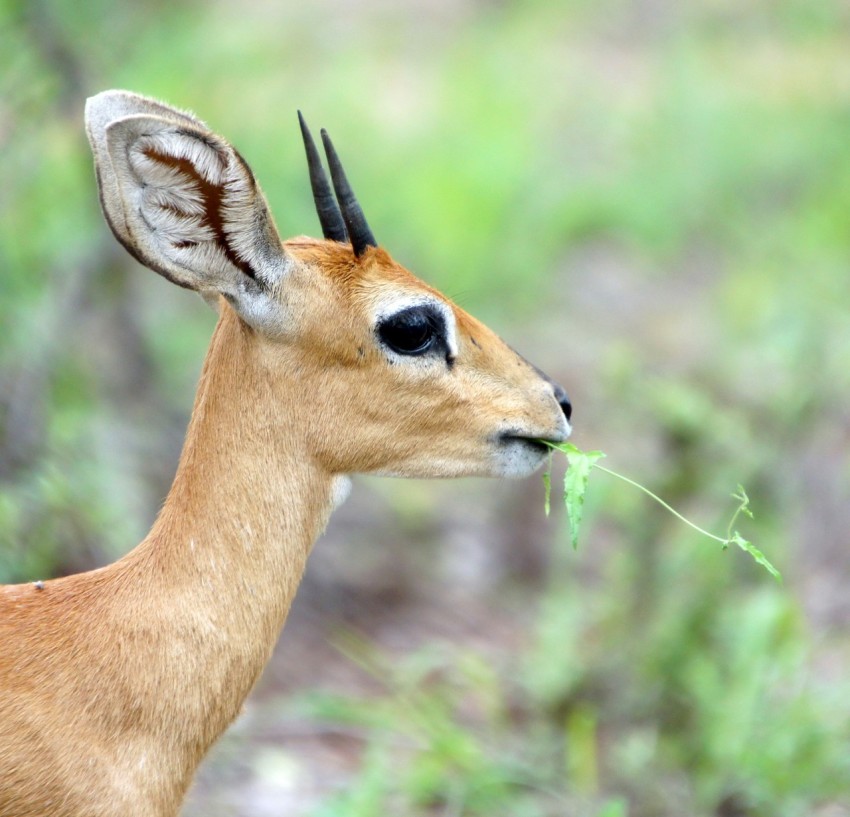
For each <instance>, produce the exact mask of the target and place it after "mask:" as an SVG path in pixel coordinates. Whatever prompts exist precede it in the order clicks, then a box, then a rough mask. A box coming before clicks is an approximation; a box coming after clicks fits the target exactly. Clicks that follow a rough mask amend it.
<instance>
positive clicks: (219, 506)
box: [116, 307, 339, 783]
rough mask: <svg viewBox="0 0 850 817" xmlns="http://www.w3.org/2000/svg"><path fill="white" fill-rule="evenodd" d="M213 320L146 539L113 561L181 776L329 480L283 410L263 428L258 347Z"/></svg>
mask: <svg viewBox="0 0 850 817" xmlns="http://www.w3.org/2000/svg"><path fill="white" fill-rule="evenodd" d="M224 312H225V314H224V316H223V317H222V319H221V320H220V321H219V324H218V326H217V328H216V332H215V335H214V337H213V341H212V344H211V346H210V350H209V353H208V355H207V360H206V363H205V365H204V370H203V374H202V377H201V383H200V386H199V389H198V394H197V398H196V402H195V407H194V411H193V416H192V421H191V424H190V426H189V430H188V432H187V437H186V443H185V446H184V449H183V454H182V456H181V460H180V464H179V467H178V471H177V475H176V477H175V480H174V484H173V486H172V488H171V491H170V492H169V495H168V498H167V500H166V502H165V505H164V507H163V509H162V512H161V514H160V516H159V518H158V519H157V522H156V523H155V525H154V527H153V529H152V530H151V532H150V534H149V536H148V537H147V538H146V539H145V541H144V542H143V543H142V544H141V545H140V546H139V547H138V548H136V550H134V551H133V552H132V553H131V554H129V555H128V557H126V559H124V560H122V562H119V563H118V564H117V565H116V567H119V566H120V570H121V573H122V574H123V576H124V578H125V579H129V580H130V581H131V582H132V584H131V585H130V586H132V587H133V588H134V589H133V592H132V598H133V600H134V602H135V603H136V604H137V605H138V608H139V609H138V613H136V611H135V610H131V611H127V610H126V609H125V610H124V611H123V613H124V615H125V616H126V614H127V613H128V612H129V613H130V616H131V620H134V621H138V622H140V623H139V624H137V625H129V626H130V628H131V629H132V628H134V627H135V629H136V631H135V632H132V633H130V634H129V635H130V637H133V640H134V643H139V642H137V641H136V640H135V636H138V635H139V632H138V630H139V629H141V628H144V630H145V637H146V638H147V639H148V644H149V647H148V648H147V649H145V651H144V652H145V655H144V657H143V661H144V662H146V663H147V666H145V667H140V668H139V670H140V671H141V672H142V673H143V676H142V683H144V684H145V686H146V688H147V689H148V690H150V689H160V690H161V689H163V688H165V689H168V695H169V699H170V700H171V701H172V702H173V703H172V704H170V706H172V707H173V709H174V711H173V712H171V713H167V712H163V711H162V703H161V701H160V702H159V708H158V709H157V710H156V711H155V712H154V713H152V714H155V716H156V718H158V719H160V721H161V723H162V726H159V727H157V728H156V731H157V732H159V733H160V734H159V738H160V740H161V741H162V742H164V743H170V744H171V745H170V746H169V747H162V749H166V751H167V750H168V749H171V751H173V752H176V753H177V755H178V756H176V757H172V758H171V762H177V763H182V764H184V766H185V767H186V770H187V778H188V777H190V776H191V773H192V772H193V771H194V768H195V766H196V765H197V763H198V762H199V761H200V759H201V757H202V756H203V754H204V753H205V752H206V750H207V748H208V747H209V746H210V745H211V743H212V742H213V741H214V740H215V739H216V738H217V737H218V736H219V734H220V733H221V732H222V731H223V730H224V729H225V728H226V727H227V725H228V724H229V723H230V722H231V721H232V720H233V718H234V717H235V716H236V714H237V713H238V711H239V708H240V707H241V704H242V702H243V700H244V699H245V697H246V696H247V694H248V693H249V691H250V690H251V687H252V686H253V685H254V683H255V681H256V680H257V678H258V677H259V675H260V672H261V671H262V669H263V667H264V666H265V664H266V662H267V660H268V658H269V656H270V654H271V651H272V649H273V647H274V644H275V642H276V640H277V637H278V635H279V633H280V629H281V627H282V626H283V623H284V620H285V619H286V615H287V613H288V611H289V607H290V604H291V603H292V600H293V598H294V596H295V592H296V589H297V587H298V584H299V582H300V580H301V577H302V575H303V572H304V569H305V566H306V561H307V557H308V555H309V552H310V549H311V546H312V544H313V542H314V541H315V539H316V537H317V536H318V535H319V534H320V533H321V531H322V529H323V528H324V526H325V524H326V523H327V519H328V517H329V515H330V512H331V510H332V509H333V504H334V493H335V487H336V486H337V485H338V484H339V481H337V480H335V479H334V478H333V476H332V475H330V474H328V473H327V472H325V471H323V470H322V469H321V468H320V467H319V466H318V465H317V464H316V463H315V462H313V461H312V459H311V458H310V457H309V455H308V454H307V452H306V451H304V450H302V446H303V437H304V435H303V434H302V433H299V432H300V429H299V424H298V419H297V415H296V414H294V413H293V414H291V415H290V417H288V418H287V419H286V420H285V421H283V423H281V422H274V421H273V420H272V419H271V418H272V417H280V416H281V412H279V411H274V412H271V413H269V411H268V408H269V406H271V405H273V403H271V402H270V401H271V400H272V396H271V393H270V384H269V380H268V378H267V377H266V373H265V371H264V368H263V366H262V364H261V351H262V350H259V349H258V345H257V344H256V343H255V342H254V340H253V338H252V337H251V330H250V329H249V328H248V327H246V326H245V325H244V324H243V323H242V322H241V321H239V320H238V319H237V318H236V317H235V316H234V315H233V314H232V312H230V310H229V309H227V308H226V307H224ZM277 377H278V378H279V377H280V373H279V372H278V374H277ZM289 393H291V394H293V395H295V394H297V393H298V392H297V389H292V390H290V392H289ZM264 407H265V409H266V410H265V411H263V408H264ZM281 425H283V426H284V427H281ZM287 426H288V427H287ZM152 607H156V610H155V612H153V616H154V621H153V623H152V622H151V615H152V610H151V608H152ZM125 620H126V619H125ZM141 622H143V623H141ZM125 626H127V625H125ZM152 676H156V677H152ZM169 714H170V717H169ZM175 723H176V724H179V730H178V731H179V734H177V733H176V732H175V731H174V729H175V727H174V724H175ZM162 749H160V750H159V751H162ZM186 782H187V783H188V779H187V780H186Z"/></svg>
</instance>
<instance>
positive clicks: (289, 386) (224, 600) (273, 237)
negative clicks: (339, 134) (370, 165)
mask: <svg viewBox="0 0 850 817" xmlns="http://www.w3.org/2000/svg"><path fill="white" fill-rule="evenodd" d="M299 117H300V114H299ZM86 123H87V130H88V135H89V139H90V141H91V146H92V150H93V152H94V159H95V168H96V172H97V181H98V186H99V189H100V199H101V204H102V207H103V212H104V215H105V217H106V220H107V222H108V223H109V226H110V227H111V228H112V231H113V233H115V236H116V237H117V238H118V240H119V241H120V242H121V243H122V244H123V245H124V246H125V247H126V248H127V250H128V251H129V252H130V254H131V255H133V256H134V257H135V258H136V259H137V260H139V261H141V262H142V263H143V264H145V265H147V266H148V267H150V268H151V269H153V270H155V271H156V272H158V273H160V274H161V275H164V276H165V277H166V278H168V279H169V280H170V281H173V282H174V283H175V284H178V285H180V286H182V287H187V288H189V289H193V290H196V291H197V292H198V293H200V294H201V295H202V296H203V297H204V298H205V299H206V300H207V302H209V303H210V304H212V305H213V306H214V307H215V308H216V309H217V310H218V314H219V319H218V324H217V326H216V329H215V333H214V335H213V338H212V342H211V344H210V348H209V351H208V353H207V357H206V362H205V364H204V368H203V373H202V375H201V380H200V385H199V387H198V392H197V396H196V399H195V405H194V409H193V412H192V418H191V421H190V423H189V429H188V432H187V435H186V442H185V445H184V448H183V452H182V455H181V457H180V463H179V466H178V469H177V474H176V476H175V478H174V484H173V485H172V487H171V490H170V491H169V493H168V497H167V498H166V500H165V503H164V505H163V508H162V511H161V512H160V514H159V516H158V518H157V520H156V522H155V523H154V526H153V529H152V530H151V532H150V533H149V534H148V536H147V538H145V540H144V541H143V542H142V543H141V544H140V545H138V546H137V547H136V548H135V549H134V550H132V551H131V552H130V553H128V554H127V555H126V556H125V557H123V558H122V559H120V560H118V561H117V562H115V563H114V564H110V565H107V566H106V567H102V568H100V569H97V570H93V571H91V572H88V573H81V574H79V575H75V576H68V577H66V578H61V579H55V580H51V581H44V582H41V581H39V582H35V583H33V584H24V585H9V586H5V587H2V588H0V815H2V817H36V815H37V816H38V817H129V815H139V817H142V816H144V817H164V816H165V815H175V814H177V812H178V811H179V808H180V804H181V802H182V800H183V797H184V794H185V792H186V789H187V788H188V786H189V784H190V782H191V780H192V776H193V773H194V771H195V769H196V767H197V766H198V764H199V763H200V761H201V759H202V758H203V757H204V754H205V753H206V752H207V750H208V749H209V747H210V746H211V744H212V743H213V742H214V741H215V740H216V739H217V738H218V737H219V736H220V735H221V733H222V732H223V731H224V729H226V728H227V726H228V724H230V723H231V721H232V720H233V719H234V717H235V716H236V714H237V713H238V712H239V709H240V707H241V705H242V702H243V701H244V699H245V697H246V696H247V695H248V693H249V692H250V690H251V688H252V687H253V685H254V683H255V682H256V680H257V678H258V676H259V674H260V673H261V672H262V670H263V667H264V665H265V664H266V662H267V660H268V658H269V655H270V654H271V651H272V648H273V646H274V644H275V641H276V639H277V637H278V634H279V633H280V630H281V627H282V626H283V623H284V620H285V619H286V615H287V612H288V610H289V606H290V604H291V603H292V599H293V597H294V595H295V591H296V588H297V587H298V583H299V581H300V579H301V576H302V574H303V572H304V567H305V563H306V561H307V556H308V555H309V553H310V549H311V547H312V545H313V542H314V541H315V539H316V537H317V536H318V535H319V534H320V533H321V532H322V530H323V529H324V527H325V525H326V523H327V521H328V517H329V516H330V514H331V512H332V510H333V509H334V508H335V507H336V506H337V505H338V504H339V503H340V502H342V500H343V499H344V498H345V496H346V494H347V493H348V488H349V478H348V475H349V474H353V473H370V474H384V475H391V476H411V477H412V476H416V477H459V476H464V475H484V476H493V477H522V476H525V475H527V474H530V473H531V472H532V471H533V470H534V469H536V468H537V467H538V466H539V465H540V464H541V463H542V462H543V461H544V459H545V458H546V447H545V445H544V444H543V443H542V442H541V441H542V440H550V441H554V442H560V441H562V440H564V439H565V438H566V437H567V435H568V433H569V418H570V404H569V402H568V400H567V397H566V395H565V393H564V391H563V389H561V388H560V387H559V386H557V385H555V384H554V383H552V382H551V381H550V380H549V379H548V378H547V377H546V376H545V375H544V374H542V373H541V372H540V371H539V370H538V369H536V368H535V367H534V366H532V365H530V364H529V363H528V362H527V361H525V360H524V359H523V358H521V357H519V355H517V354H516V352H514V351H512V350H511V349H510V348H509V347H508V346H507V345H506V344H505V343H504V342H503V341H501V340H500V339H499V338H498V337H497V336H496V335H495V334H494V333H493V332H492V331H490V329H488V328H487V327H486V326H484V325H483V324H481V323H479V322H478V321H477V320H475V319H474V318H472V317H471V316H470V315H468V314H467V313H465V312H464V311H463V310H461V309H460V308H458V307H457V306H456V305H454V304H453V303H451V301H449V300H448V299H447V298H446V297H445V296H443V295H441V294H440V293H439V292H436V291H435V290H433V289H431V288H430V287H428V286H427V285H426V284H424V283H422V282H421V281H419V280H418V279H417V278H415V277H414V276H413V275H411V273H409V272H408V271H407V270H405V269H404V268H403V267H401V266H399V265H398V264H397V263H396V262H395V261H393V260H392V258H391V257H390V256H389V255H388V254H387V253H386V252H385V251H384V250H383V249H382V248H380V247H379V246H378V245H377V242H376V241H375V239H374V237H373V235H372V232H371V230H370V229H369V226H368V224H367V222H366V220H365V218H364V216H363V212H362V210H361V208H360V206H359V205H358V203H357V200H356V199H355V197H354V195H353V193H352V191H351V188H350V187H349V184H348V182H347V180H346V177H345V174H344V172H343V169H342V166H341V164H340V162H339V159H338V157H337V154H336V152H335V151H334V148H333V145H332V144H331V142H330V139H328V137H327V134H326V133H325V132H324V131H323V132H322V139H323V141H324V147H325V153H326V156H327V161H328V166H329V169H330V173H331V179H332V183H333V190H334V192H335V196H334V193H332V192H331V186H330V184H329V183H328V181H327V177H326V176H325V173H324V170H323V168H322V164H321V160H320V158H319V154H318V151H317V149H316V146H315V145H314V143H313V140H312V138H311V136H310V133H309V131H308V129H307V127H306V125H305V123H304V121H303V119H301V129H302V134H303V139H304V144H305V148H306V151H307V159H308V164H309V171H310V178H311V183H312V187H313V194H314V198H315V203H316V208H317V210H318V215H319V219H320V222H321V225H322V230H323V233H324V239H323V240H317V239H312V238H303V237H301V238H294V239H291V240H289V241H285V242H281V240H280V238H279V236H278V233H277V230H276V229H275V226H274V223H273V221H272V218H271V216H270V214H269V211H268V207H267V205H266V201H265V199H264V198H263V194H262V193H261V192H260V188H259V187H258V185H257V183H256V181H255V180H254V177H253V175H252V173H251V171H250V169H249V168H248V165H247V164H246V163H245V161H244V160H243V159H242V157H241V156H240V155H239V154H238V153H237V152H236V151H235V150H234V149H233V148H232V147H231V146H230V145H229V144H228V143H227V142H225V141H224V140H223V139H222V138H220V137H219V136H217V135H215V134H213V133H211V132H210V131H209V130H208V129H207V128H206V126H205V125H204V124H203V123H202V122H200V121H199V120H198V119H196V118H195V117H194V116H192V115H190V114H188V113H184V112H181V111H178V110H175V109H173V108H171V107H167V106H165V105H162V104H160V103H158V102H155V101H153V100H150V99H146V98H143V97H140V96H136V95H134V94H131V93H127V92H124V91H107V92H105V93H102V94H100V95H98V96H96V97H93V98H92V99H90V100H89V101H88V104H87V107H86Z"/></svg>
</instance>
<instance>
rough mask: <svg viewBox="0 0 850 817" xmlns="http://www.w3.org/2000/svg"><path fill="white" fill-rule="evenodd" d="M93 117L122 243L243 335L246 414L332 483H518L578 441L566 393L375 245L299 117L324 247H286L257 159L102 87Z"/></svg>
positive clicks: (184, 116) (303, 241)
mask: <svg viewBox="0 0 850 817" xmlns="http://www.w3.org/2000/svg"><path fill="white" fill-rule="evenodd" d="M86 118H87V128H88V133H89V138H90V140H91V143H92V147H93V150H94V153H95V159H96V166H97V169H98V180H99V187H100V195H101V203H102V206H103V210H104V213H105V216H106V219H107V221H108V223H109V225H110V227H111V228H112V231H113V232H114V233H115V235H116V236H117V238H118V239H119V241H121V243H122V244H123V245H124V246H125V247H126V248H127V249H128V250H129V252H130V253H131V254H132V255H133V256H135V257H136V258H137V259H138V260H139V261H141V262H142V263H143V264H146V265H147V266H148V267H150V268H151V269H153V270H155V271H156V272H158V273H160V274H161V275H163V276H165V277H166V278H168V279H169V280H171V281H173V282H174V283H176V284H178V285H180V286H182V287H187V288H189V289H193V290H195V291H197V292H198V293H200V294H201V295H202V296H203V297H204V298H205V299H206V300H207V302H209V303H211V304H212V305H214V306H215V307H216V308H217V309H218V312H219V315H220V318H219V323H220V326H221V325H222V324H227V325H230V326H232V327H235V331H238V332H240V333H241V334H242V335H245V336H249V337H250V339H251V343H250V344H249V345H248V346H245V345H244V344H243V345H241V346H240V349H243V350H244V349H246V348H248V349H250V354H249V353H247V352H244V351H243V354H245V357H246V359H245V360H244V370H245V375H244V377H245V378H246V379H248V378H252V379H253V380H254V381H258V382H261V384H262V391H263V393H264V394H265V395H267V397H268V399H266V400H263V402H262V405H256V406H255V407H254V409H253V410H256V411H258V412H263V413H264V414H265V418H264V420H265V423H264V427H265V428H267V429H269V430H270V432H271V433H272V434H276V435H280V436H282V437H286V438H287V439H290V440H291V445H292V446H296V447H297V446H301V449H300V450H301V453H302V455H303V456H306V457H309V458H311V459H312V460H313V461H314V462H315V463H316V464H318V465H319V466H320V467H321V468H322V469H324V470H325V471H326V472H327V473H329V474H349V473H355V472H358V473H377V474H385V475H395V476H416V477H456V476H463V475H484V476H508V477H521V476H525V475H527V474H529V473H531V472H532V471H533V470H534V469H535V468H537V467H538V466H539V465H540V464H541V463H542V462H543V461H544V459H545V458H546V455H547V450H546V447H545V445H543V444H542V443H541V442H540V441H541V440H548V441H552V442H561V441H563V440H565V439H566V437H567V436H568V434H569V431H570V426H569V419H570V412H571V409H570V403H569V401H568V399H567V396H566V394H565V392H564V390H563V389H562V388H561V387H560V386H558V385H556V384H555V383H553V382H552V381H551V380H550V379H549V378H548V377H546V375H544V374H543V373H542V372H541V371H540V370H539V369H537V368H535V367H534V366H532V365H531V364H530V363H528V362H527V361H526V360H524V359H523V358H522V357H520V356H519V355H518V354H517V353H516V352H514V351H513V350H512V349H511V348H510V347H509V346H507V345H506V344H505V343H504V342H503V341H502V340H501V339H500V338H499V337H498V336H497V335H496V334H494V333H493V332H492V331H491V330H490V329H488V328H487V327H486V326H484V325H483V324H482V323H480V322H479V321H477V320H476V319H475V318H473V317H472V316H471V315H469V314H467V313H466V312H465V311H464V310H462V309H460V308H459V307H458V306H457V305H456V304H454V303H452V302H451V301H450V300H449V299H448V298H446V297H445V296H444V295H442V294H441V293H439V292H437V291H436V290H434V289H432V288H431V287H429V286H428V285H427V284H425V283H423V282H422V281H420V280H419V279H418V278H416V277H415V276H414V275H412V274H411V273H410V272H408V271H407V270H406V269H405V268H404V267H402V266H401V265H399V264H398V263H396V262H395V261H394V260H393V259H392V258H391V257H390V255H389V254H388V253H387V252H386V251H385V250H384V249H383V248H381V247H380V246H378V243H377V241H376V240H375V238H374V236H373V234H372V231H371V230H370V228H369V225H368V224H367V222H366V219H365V218H364V216H363V212H362V210H361V208H360V206H359V204H358V203H357V200H356V198H355V196H354V194H353V192H352V190H351V188H350V186H349V183H348V181H347V179H346V176H345V173H344V171H343V168H342V165H341V163H340V161H339V158H338V156H337V154H336V151H335V150H334V147H333V144H332V143H331V141H330V139H329V138H328V136H327V134H326V133H325V132H324V131H323V132H322V139H323V142H324V149H325V154H326V157H327V161H328V166H329V169H330V174H331V180H332V184H333V189H332V188H331V184H330V183H329V182H328V180H327V177H326V176H325V173H324V170H323V167H322V163H321V160H320V158H319V153H318V151H317V148H316V145H315V144H314V142H313V139H312V137H311V135H310V132H309V130H308V129H307V126H306V124H305V123H304V120H303V119H301V118H300V114H299V118H300V122H301V129H302V135H303V139H304V144H305V148H306V151H307V159H308V165H309V170H310V178H311V183H312V189H313V195H314V199H315V203H316V208H317V212H318V215H319V219H320V222H321V225H322V230H323V233H324V238H323V239H312V238H306V237H299V238H293V239H290V240H288V241H281V239H280V237H279V235H278V232H277V230H276V228H275V225H274V222H273V220H272V217H271V215H270V213H269V209H268V206H267V204H266V201H265V198H264V196H263V194H262V192H261V191H260V188H259V186H258V185H257V182H256V181H255V179H254V176H253V174H252V172H251V170H250V168H249V167H248V165H247V164H246V162H245V161H244V160H243V159H242V157H241V156H240V155H239V154H238V153H237V152H236V150H235V149H234V148H233V147H232V146H231V145H229V144H228V143H227V142H226V141H224V140H223V139H222V138H221V137H219V136H217V135H215V134H214V133H212V132H210V131H209V130H208V129H207V127H206V126H205V125H204V124H203V123H202V122H200V121H199V120H198V119H196V118H195V117H194V116H192V115H190V114H188V113H184V112H181V111H178V110H175V109H173V108H171V107H167V106H165V105H162V104H160V103H158V102H155V101H153V100H150V99H146V98H143V97H140V96H136V95H134V94H130V93H127V92H123V91H108V92H105V93H103V94H100V95H98V96H96V97H93V98H92V99H90V100H89V102H88V105H87V109H86ZM247 358H250V359H247ZM233 388H237V389H238V388H239V383H235V384H233ZM234 422H238V417H234Z"/></svg>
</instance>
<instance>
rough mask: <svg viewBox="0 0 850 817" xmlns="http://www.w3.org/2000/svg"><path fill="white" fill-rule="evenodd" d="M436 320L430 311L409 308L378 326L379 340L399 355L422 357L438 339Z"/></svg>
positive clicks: (421, 308) (420, 308)
mask: <svg viewBox="0 0 850 817" xmlns="http://www.w3.org/2000/svg"><path fill="white" fill-rule="evenodd" d="M438 325H439V324H438V320H437V318H436V317H435V316H434V315H433V314H432V312H431V310H429V309H427V308H423V307H411V308H410V309H405V310H404V311H403V312H399V313H398V314H397V315H393V316H392V317H391V318H387V319H386V320H385V321H383V322H382V323H381V324H380V326H378V335H379V336H380V338H381V340H382V341H383V342H384V343H385V344H386V345H387V346H389V347H390V349H392V350H393V351H394V352H398V353H399V354H400V355H422V354H424V353H425V352H427V351H428V350H429V349H430V348H431V347H432V346H433V345H434V341H435V340H436V339H437V338H438Z"/></svg>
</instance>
